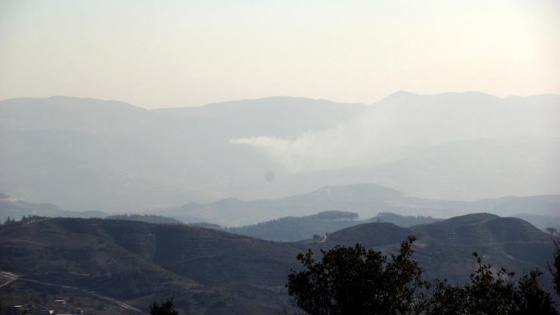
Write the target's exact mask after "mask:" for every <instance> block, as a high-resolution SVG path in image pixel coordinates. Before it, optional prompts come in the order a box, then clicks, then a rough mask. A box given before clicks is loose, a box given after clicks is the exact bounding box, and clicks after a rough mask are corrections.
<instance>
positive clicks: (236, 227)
mask: <svg viewBox="0 0 560 315" xmlns="http://www.w3.org/2000/svg"><path fill="white" fill-rule="evenodd" d="M559 210H560V195H542V196H530V197H502V198H496V199H483V200H478V201H471V202H467V201H452V200H430V199H423V198H415V197H407V196H406V195H404V193H402V192H399V191H396V190H394V189H389V188H386V187H382V186H379V185H375V184H356V185H347V186H328V187H323V188H320V189H318V190H316V191H314V192H311V193H308V194H300V195H295V196H291V197H285V198H280V199H262V200H250V201H243V200H239V199H234V198H229V199H223V200H218V201H215V202H211V203H207V204H201V203H189V204H187V205H184V206H181V207H172V208H168V209H161V210H159V211H157V214H156V213H154V212H148V213H147V215H144V216H142V215H138V214H127V215H124V214H121V215H114V214H113V217H114V218H119V219H126V220H140V221H145V222H162V223H163V222H167V223H171V222H184V223H188V224H197V225H199V226H206V227H213V228H217V229H222V228H223V229H225V230H227V231H230V232H234V233H239V234H243V235H248V236H254V237H258V238H262V239H267V240H276V241H296V240H300V239H304V238H309V237H311V236H312V235H313V234H321V235H322V234H324V233H328V232H333V231H336V230H339V229H342V228H344V227H348V226H352V225H356V224H360V223H364V222H390V223H394V224H396V225H398V226H402V227H410V226H413V225H417V224H426V223H433V222H435V221H438V220H441V219H444V218H449V217H451V216H457V215H463V214H468V213H475V212H479V211H484V212H488V213H493V214H497V215H501V216H514V217H519V218H522V219H524V220H527V221H529V222H531V223H532V224H533V225H535V226H537V227H538V228H540V229H542V230H545V229H546V228H547V227H553V228H557V229H559V230H560V212H559ZM318 213H319V214H318ZM328 213H331V214H332V215H333V216H335V217H337V216H342V217H340V218H337V219H330V218H329V216H328V215H327V214H328ZM30 215H38V216H48V217H80V218H105V217H107V216H109V214H107V213H104V212H101V211H84V212H80V211H68V210H63V209H60V208H58V207H57V206H55V205H52V204H45V203H31V202H27V201H23V200H19V199H17V198H14V197H11V196H8V195H6V194H0V220H1V221H5V220H6V219H7V218H8V217H10V218H11V219H16V220H19V219H20V218H21V217H22V216H30ZM177 220H179V221H177Z"/></svg>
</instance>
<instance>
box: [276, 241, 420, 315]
mask: <svg viewBox="0 0 560 315" xmlns="http://www.w3.org/2000/svg"><path fill="white" fill-rule="evenodd" d="M414 240H415V239H414V238H413V237H409V238H408V240H406V241H405V242H403V243H402V244H401V249H400V252H399V254H398V255H392V256H391V260H390V261H388V259H387V256H385V255H383V254H382V253H381V252H379V251H374V250H366V249H365V248H364V247H363V246H362V245H360V244H356V245H355V246H354V247H344V246H337V247H335V248H334V249H332V250H329V251H321V253H322V254H323V257H322V260H321V261H320V262H316V261H315V259H314V256H313V253H312V252H311V251H308V252H307V253H306V254H299V255H298V256H297V259H298V260H299V261H300V262H301V263H302V264H303V266H304V267H305V268H306V270H304V271H294V270H292V272H291V273H290V275H289V276H288V284H287V285H286V286H287V287H288V292H289V294H290V295H291V296H293V297H294V298H295V300H296V302H297V304H298V306H299V307H300V308H302V309H303V310H305V311H306V312H308V313H309V314H313V315H315V314H317V315H323V314H408V313H412V312H414V311H415V310H418V309H419V308H421V307H422V305H423V303H422V302H421V301H423V300H424V299H423V295H422V293H421V289H422V288H426V287H427V283H426V282H425V281H424V280H423V279H422V270H421V268H420V266H419V265H418V263H417V262H416V261H414V260H412V259H411V258H410V257H411V255H412V253H413V250H412V242H414Z"/></svg>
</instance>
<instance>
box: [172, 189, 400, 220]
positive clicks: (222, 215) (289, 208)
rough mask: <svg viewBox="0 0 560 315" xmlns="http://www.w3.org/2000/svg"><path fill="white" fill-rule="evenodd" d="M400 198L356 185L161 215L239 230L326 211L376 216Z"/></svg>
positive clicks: (394, 193)
mask: <svg viewBox="0 0 560 315" xmlns="http://www.w3.org/2000/svg"><path fill="white" fill-rule="evenodd" d="M401 198H403V193H401V192H399V191H396V190H394V189H390V188H386V187H383V186H379V185H376V184H356V185H348V186H327V187H322V188H320V189H318V190H316V191H313V192H311V193H308V194H299V195H295V196H290V197H284V198H279V199H262V200H249V201H243V200H240V199H235V198H229V199H224V200H219V201H216V202H212V203H208V204H200V203H189V204H186V205H184V206H182V207H178V208H170V209H167V210H163V211H161V213H162V214H165V215H167V216H173V217H177V218H180V219H183V220H186V221H187V222H193V220H194V221H196V220H203V221H209V222H212V223H217V224H220V225H225V226H239V225H247V224H254V223H258V222H262V221H268V220H273V219H278V218H281V217H286V216H296V215H300V216H301V215H311V214H314V213H317V212H322V211H327V210H341V211H350V212H357V213H359V214H360V215H362V216H363V215H364V214H369V213H372V212H373V213H374V214H376V213H377V212H379V211H383V210H385V209H391V207H390V205H388V204H387V202H388V200H393V199H401ZM372 215H373V214H372ZM367 216H369V215H366V217H367Z"/></svg>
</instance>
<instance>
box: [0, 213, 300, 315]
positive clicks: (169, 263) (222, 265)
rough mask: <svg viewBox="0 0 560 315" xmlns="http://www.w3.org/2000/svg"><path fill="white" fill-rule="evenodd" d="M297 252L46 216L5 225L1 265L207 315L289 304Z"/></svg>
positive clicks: (140, 225) (233, 238)
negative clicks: (164, 299) (165, 299)
mask: <svg viewBox="0 0 560 315" xmlns="http://www.w3.org/2000/svg"><path fill="white" fill-rule="evenodd" d="M299 251H301V249H300V248H299V247H297V246H295V245H290V244H279V243H272V242H266V241H262V240H258V239H253V238H249V237H245V236H238V235H233V234H229V233H225V232H220V231H216V230H211V229H205V228H199V227H191V226H185V225H167V224H149V223H144V222H136V221H122V220H101V219H61V218H59V219H50V218H49V219H40V220H37V221H32V222H29V223H19V222H18V223H12V224H9V225H2V226H0V266H1V270H2V271H8V272H12V273H15V274H18V275H20V277H21V279H22V281H29V280H35V281H39V283H48V284H51V285H55V286H60V287H62V286H71V287H76V288H80V290H85V291H87V292H89V291H94V292H96V293H97V294H101V295H105V296H109V297H111V298H115V299H120V300H129V301H133V302H131V303H135V302H134V301H137V303H149V302H150V299H152V300H153V299H155V298H156V297H158V298H159V297H161V296H171V295H174V296H177V303H178V305H182V307H184V308H188V309H196V310H204V312H206V311H208V312H210V313H219V309H221V308H224V307H225V308H228V307H229V309H230V311H231V312H232V313H236V311H235V310H236V309H237V310H238V311H239V313H247V314H251V313H256V314H260V313H268V312H274V311H280V310H281V308H282V305H289V303H288V298H287V295H286V294H285V292H284V291H285V290H284V282H285V278H286V274H287V273H288V271H289V270H290V268H291V267H293V266H294V265H295V263H296V262H295V259H294V257H295V256H296V254H297V253H298V252H299ZM18 283H19V281H18ZM207 285H209V286H210V287H209V286H207ZM3 294H4V293H2V292H1V291H0V296H3ZM263 295H264V296H268V298H263ZM255 299H256V300H255ZM270 301H274V302H272V304H271V305H272V306H269V305H268V304H267V303H268V302H270ZM132 305H134V304H132ZM146 305H147V304H146ZM134 306H137V307H139V308H141V307H143V306H145V305H143V304H138V305H134ZM271 307H272V308H271ZM211 310H212V311H211ZM241 310H243V311H241ZM264 310H267V311H264Z"/></svg>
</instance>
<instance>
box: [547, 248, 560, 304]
mask: <svg viewBox="0 0 560 315" xmlns="http://www.w3.org/2000/svg"><path fill="white" fill-rule="evenodd" d="M553 242H554V245H555V246H556V251H555V252H554V263H553V265H554V267H550V266H549V268H550V272H551V273H552V276H553V280H552V281H553V282H554V289H555V290H556V293H557V294H558V296H560V239H556V240H553Z"/></svg>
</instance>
